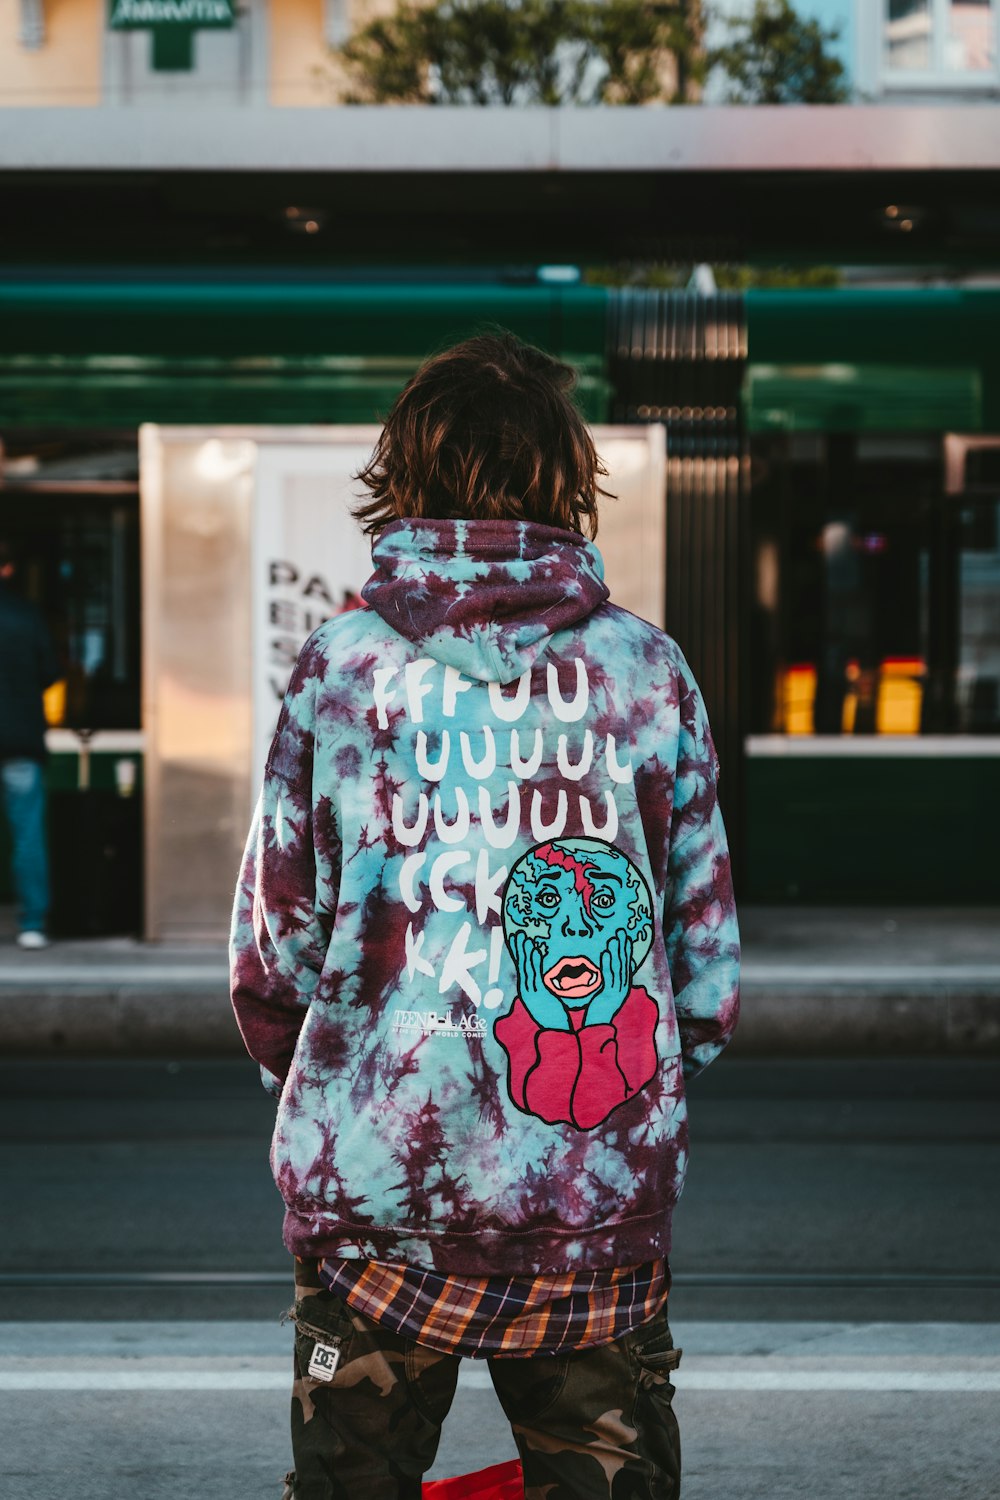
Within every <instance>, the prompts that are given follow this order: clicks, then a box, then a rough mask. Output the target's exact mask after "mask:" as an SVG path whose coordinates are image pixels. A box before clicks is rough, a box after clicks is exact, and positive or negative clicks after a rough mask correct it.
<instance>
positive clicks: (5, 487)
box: [0, 433, 140, 729]
mask: <svg viewBox="0 0 1000 1500" xmlns="http://www.w3.org/2000/svg"><path fill="white" fill-rule="evenodd" d="M4 438H5V446H6V454H5V458H6V462H5V464H4V476H3V479H4V482H3V484H2V486H0V536H2V537H3V538H4V539H5V540H6V541H7V542H8V543H9V545H10V547H11V549H12V551H13V554H14V558H15V560H16V564H17V573H16V577H15V579H14V585H13V586H14V587H15V588H16V589H18V590H19V591H20V592H21V593H23V594H25V595H26V596H27V597H28V598H31V599H33V600H34V601H35V603H37V604H38V605H39V606H40V608H41V610H42V612H43V614H44V615H45V618H46V620H47V622H48V625H49V629H50V631H51V633H52V637H53V641H54V643H55V645H56V649H57V652H58V655H59V658H60V661H61V662H62V664H63V667H64V669H65V686H64V688H63V689H61V690H59V689H57V690H56V691H54V692H52V693H50V694H48V695H47V697H46V712H47V716H48V718H49V722H50V724H53V725H60V726H66V727H69V728H89V729H138V728H139V727H140V675H139V674H140V613H139V610H140V602H139V587H140V584H139V574H140V567H139V500H138V493H137V486H136V485H135V483H134V473H133V475H132V476H129V477H124V476H123V474H122V464H121V460H120V455H119V454H117V453H116V454H115V455H109V456H108V457H107V458H106V460H105V462H104V465H103V466H104V468H105V469H107V468H109V467H110V468H114V467H115V462H116V460H117V472H116V476H115V478H114V479H112V480H110V481H109V480H108V479H107V478H106V477H104V478H102V476H101V468H102V465H101V462H100V460H99V458H97V457H95V455H94V454H93V453H91V454H89V455H86V456H85V457H84V456H81V455H79V454H77V455H75V458H70V459H67V458H66V457H62V458H60V459H57V460H55V461H53V462H52V463H45V462H41V463H39V462H35V461H34V455H29V454H24V455H19V454H18V452H17V447H16V443H12V442H11V441H10V438H9V436H8V434H6V433H5V434H4ZM12 449H13V455H12ZM133 471H134V460H133ZM62 481H66V488H65V490H62V491H60V483H61V482H62ZM88 486H92V489H90V490H89V491H88Z"/></svg>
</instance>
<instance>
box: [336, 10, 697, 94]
mask: <svg viewBox="0 0 1000 1500" xmlns="http://www.w3.org/2000/svg"><path fill="white" fill-rule="evenodd" d="M700 22H701V4H700V0H674V3H667V4H648V3H645V0H432V3H431V4H429V5H419V4H415V3H414V0H400V3H399V5H398V6H397V9H396V10H395V12H394V13H393V14H391V15H388V16H380V17H377V18H376V19H374V20H372V21H370V22H369V23H368V25H366V26H364V27H362V28H361V29H360V30H358V31H356V32H355V33H354V35H353V36H351V37H350V38H349V39H348V41H347V42H346V43H345V44H344V46H343V47H341V48H339V49H338V50H337V54H336V55H337V56H338V57H339V58H340V60H341V61H342V63H343V64H344V66H345V68H346V71H347V74H348V77H349V78H350V80H351V84H350V86H349V88H348V90H347V92H346V93H345V96H344V97H345V102H346V103H349V104H360V103H371V104H484V105H485V104H506V105H527V104H544V105H559V104H648V103H652V102H654V101H657V100H660V101H663V102H667V103H670V102H674V100H675V99H677V98H678V97H682V96H683V92H684V89H685V86H686V83H687V81H688V80H689V79H691V78H693V77H696V76H698V74H699V70H700V68H701V65H702V64H701V53H700V33H701V24H700Z"/></svg>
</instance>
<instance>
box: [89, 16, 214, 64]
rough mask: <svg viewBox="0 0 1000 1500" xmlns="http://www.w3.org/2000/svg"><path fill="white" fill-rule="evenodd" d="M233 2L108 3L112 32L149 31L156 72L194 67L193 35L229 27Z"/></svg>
mask: <svg viewBox="0 0 1000 1500" xmlns="http://www.w3.org/2000/svg"><path fill="white" fill-rule="evenodd" d="M235 20H236V11H235V9H234V0H108V27H109V29H110V30H111V31H151V32H152V33H153V67H154V68H156V69H157V70H173V69H178V70H179V69H185V68H191V67H192V66H193V65H194V34H195V32H196V31H207V30H218V29H220V28H224V27H226V28H229V27H232V26H233V24H234V22H235Z"/></svg>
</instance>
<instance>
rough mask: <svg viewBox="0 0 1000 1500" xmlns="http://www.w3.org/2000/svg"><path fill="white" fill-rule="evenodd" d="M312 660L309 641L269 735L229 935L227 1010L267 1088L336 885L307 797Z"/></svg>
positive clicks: (281, 1064) (329, 846) (323, 824)
mask: <svg viewBox="0 0 1000 1500" xmlns="http://www.w3.org/2000/svg"><path fill="white" fill-rule="evenodd" d="M316 665H317V663H316V660H315V651H314V650H313V649H310V643H309V642H307V644H306V646H305V647H304V648H303V651H302V654H301V655H300V657H299V659H298V662H297V663H296V666H295V669H294V671H293V673H292V677H291V680H290V682H289V685H288V690H287V692H286V694H285V699H284V702H283V704H282V708H281V713H280V716H279V719H278V727H277V730H276V731H275V735H274V739H273V740H272V742H271V749H270V752H269V754H268V758H267V765H266V768H265V772H264V780H263V784H262V786H261V790H260V796H259V798H258V800H257V806H256V808H255V810H254V814H253V819H252V822H251V825H250V833H249V836H248V838H247V843H246V849H245V851H244V855H243V863H242V866H241V869H240V877H239V883H238V885H237V889H236V899H235V904H234V909H233V920H232V928H231V933H230V943H229V961H230V994H231V998H232V1004H233V1010H234V1012H235V1014H236V1021H237V1024H238V1026H239V1028H240V1032H241V1034H242V1036H243V1040H244V1042H245V1044H246V1048H247V1051H248V1052H249V1053H250V1055H251V1057H253V1058H255V1059H256V1061H257V1062H258V1063H259V1064H260V1066H261V1079H262V1082H263V1084H264V1086H265V1088H267V1089H268V1091H269V1092H270V1093H273V1094H278V1093H280V1091H281V1087H282V1085H283V1083H284V1080H285V1078H286V1077H287V1074H288V1071H289V1068H290V1066H291V1062H292V1056H293V1054H294V1051H295V1046H296V1043H297V1041H298V1036H299V1031H300V1029H301V1026H302V1023H303V1021H304V1020H305V1016H306V1011H307V1009H308V1006H309V1002H310V1000H311V999H312V997H313V995H314V994H315V992H316V988H317V985H318V983H319V979H320V975H321V974H322V971H323V964H324V961H325V958H326V950H327V947H328V945H329V940H330V931H331V928H332V914H333V913H335V911H336V892H337V887H338V885H339V875H340V864H339V857H340V845H339V839H338V838H337V836H336V833H335V832H334V830H333V827H332V821H333V820H332V815H331V814H330V804H329V801H328V799H325V798H324V799H320V802H319V804H318V807H317V808H316V809H315V810H314V803H313V761H314V755H315V698H316V691H317V686H318V679H317V675H316ZM317 813H318V814H319V816H318V817H317Z"/></svg>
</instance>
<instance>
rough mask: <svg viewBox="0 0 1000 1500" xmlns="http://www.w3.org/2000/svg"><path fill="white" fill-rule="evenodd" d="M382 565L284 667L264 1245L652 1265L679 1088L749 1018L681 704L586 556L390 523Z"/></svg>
mask: <svg viewBox="0 0 1000 1500" xmlns="http://www.w3.org/2000/svg"><path fill="white" fill-rule="evenodd" d="M372 558H373V562H374V565H375V571H374V573H373V575H372V577H371V578H370V579H369V580H368V582H367V584H366V585H365V587H364V589H363V590H362V595H363V598H364V599H365V601H366V604H367V606H368V607H367V608H364V609H357V610H352V611H350V612H348V613H345V614H342V615H339V616H337V617H336V618H335V619H332V620H330V621H328V622H327V623H326V624H325V625H323V626H321V627H320V629H319V630H317V631H316V632H315V634H314V635H312V636H311V637H310V639H309V640H308V641H307V642H306V644H305V646H304V647H303V649H302V652H301V655H300V656H299V659H298V662H297V664H296V667H295V669H294V671H293V673H292V677H291V681H290V683H289V686H288V691H287V694H286V696H285V700H284V704H283V707H282V710H281V715H280V719H279V722H278V727H277V731H276V733H275V736H274V740H273V743H272V746H271V750H270V754H269V756H268V760H267V767H266V771H265V775H264V783H263V788H262V790H261V795H260V800H259V802H258V806H257V810H256V813H255V815H254V820H253V825H252V828H251V830H250V837H249V840H248V843H247V848H246V854H245V857H244V862H243V868H242V871H241V875H240V881H239V888H238V890H237V895H236V906H235V911H234V917H233V931H232V941H231V963H232V998H233V1006H234V1008H235V1011H236V1016H237V1019H238V1022H239V1026H240V1029H241V1031H242V1034H243V1037H244V1040H245V1042H246V1045H247V1048H248V1050H249V1051H250V1053H251V1055H252V1056H253V1057H254V1058H256V1059H257V1061H258V1062H259V1063H260V1064H261V1068H262V1074H263V1077H264V1080H265V1083H267V1084H268V1085H269V1086H270V1087H271V1088H272V1091H273V1092H275V1093H278V1092H279V1091H280V1099H279V1103H278V1112H277V1121H276V1125H275V1131H274V1138H273V1143H272V1149H271V1165H272V1169H273V1171H274V1175H275V1179H276V1181H277V1184H278V1187H279V1189H280V1191H281V1194H282V1196H283V1198H284V1200H285V1204H286V1209H287V1212H286V1216H285V1243H286V1245H287V1246H288V1248H289V1249H290V1250H292V1251H294V1252H295V1253H297V1254H299V1255H322V1254H333V1253H337V1254H347V1255H353V1256H362V1257H369V1258H377V1259H383V1260H386V1259H388V1260H401V1261H406V1262H409V1263H411V1264H414V1265H417V1266H425V1267H433V1268H436V1269H438V1270H442V1271H446V1272H453V1273H456V1274H460V1273H465V1274H471V1275H477V1274H479V1275H488V1274H497V1275H516V1274H519V1273H534V1272H549V1271H559V1270H566V1269H588V1268H597V1267H604V1266H614V1265H625V1264H630V1263H637V1262H641V1261H647V1260H651V1259H653V1258H655V1257H658V1256H661V1255H665V1254H666V1252H667V1251H668V1249H669V1246H670V1221H671V1211H672V1208H673V1205H674V1203H675V1201H676V1199H677V1196H678V1194H679V1193H680V1190H681V1186H682V1183H683V1180H684V1173H685V1168H686V1163H687V1120H686V1109H685V1099H684V1088H685V1081H686V1080H687V1079H690V1078H691V1077H692V1076H693V1075H694V1074H695V1073H696V1072H698V1071H699V1070H700V1069H701V1068H703V1067H704V1066H705V1064H706V1063H708V1062H710V1061H711V1060H712V1058H714V1057H715V1056H716V1054H717V1053H718V1052H719V1051H720V1050H721V1048H722V1047H723V1046H724V1045H725V1043H726V1041H727V1040H728V1038H729V1036H730V1035H731V1033H732V1031H733V1027H734V1026H735V1023H736V1017H737V1011H738V1003H739V1001H738V995H739V986H738V970H739V934H738V930H737V922H736V913H735V909H734V904H733V890H732V882H731V877H730V867H729V856H728V851H727V847H726V836H725V830H724V828H723V823H722V818H721V815H720V812H719V807H718V803H717V800H716V778H717V775H718V761H717V758H716V753H715V748H714V745H713V743H712V737H711V734H710V731H709V726H708V721H707V719H706V716H705V709H704V705H703V703H702V699H701V696H700V694H699V691H698V688H697V686H696V684H695V682H694V679H693V678H692V675H691V672H690V669H689V667H688V665H687V663H686V661H685V659H684V657H683V655H682V654H681V651H680V650H679V648H678V646H677V645H676V644H675V642H674V641H673V640H672V639H671V638H670V637H669V636H667V635H665V634H664V633H663V631H662V630H658V629H657V628H656V627H655V626H653V625H650V624H647V622H646V621H644V620H640V619H638V618H637V617H636V616H635V615H632V614H629V613H628V611H626V610H623V609H619V608H617V607H616V606H615V605H613V604H611V603H609V602H608V590H607V587H606V586H605V583H604V579H603V564H602V560H601V556H600V553H599V552H598V550H597V548H596V547H595V546H594V545H593V543H591V542H588V541H586V540H585V539H584V538H583V537H581V536H579V535H577V534H576V533H575V532H570V531H563V530H561V529H557V528H554V527H549V526H540V525H535V524H529V523H521V522H514V521H459V520H454V521H421V520H409V521H397V522H394V523H393V524H392V525H390V526H388V527H387V528H386V529H385V530H384V531H383V532H382V533H381V535H380V536H379V537H378V538H377V540H376V542H375V544H374V546H373V549H372Z"/></svg>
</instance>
